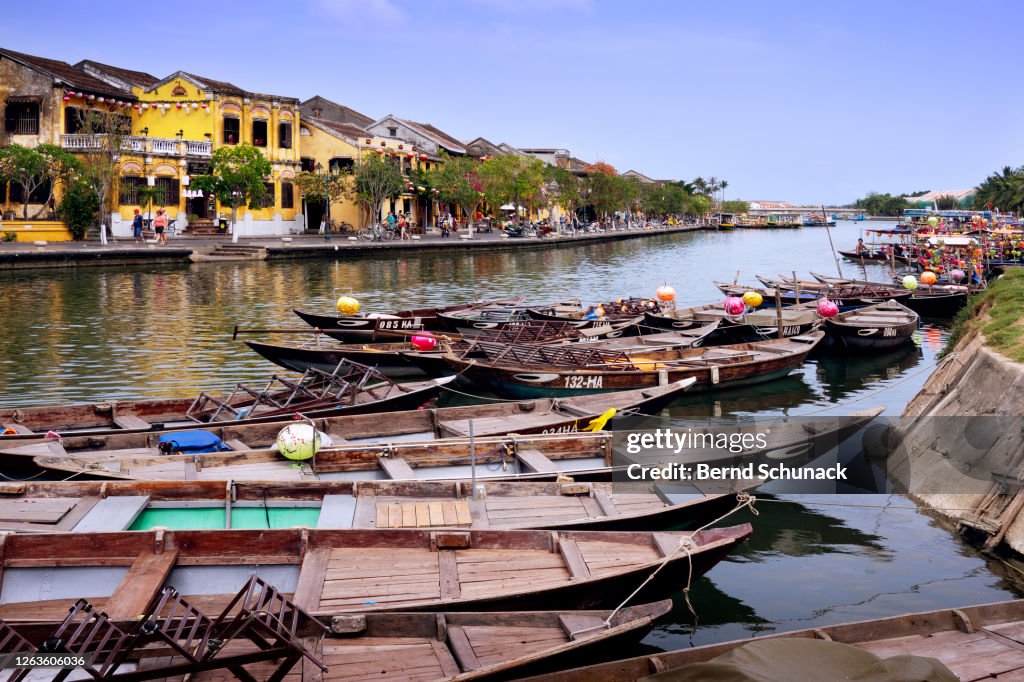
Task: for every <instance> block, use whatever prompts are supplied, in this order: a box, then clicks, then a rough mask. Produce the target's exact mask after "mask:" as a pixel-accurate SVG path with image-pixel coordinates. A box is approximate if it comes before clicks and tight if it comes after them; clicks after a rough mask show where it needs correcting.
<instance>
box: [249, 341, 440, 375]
mask: <svg viewBox="0 0 1024 682" xmlns="http://www.w3.org/2000/svg"><path fill="white" fill-rule="evenodd" d="M245 343H246V345H247V346H249V348H251V349H252V350H254V351H256V353H258V354H259V355H260V356H262V357H263V358H265V359H267V360H269V361H270V362H272V363H274V364H275V365H277V366H278V367H284V368H285V369H290V370H292V371H295V372H305V371H306V370H307V369H309V368H311V367H312V368H316V369H319V370H323V371H325V372H330V371H333V370H334V368H335V367H337V366H338V363H339V362H341V361H342V360H352V361H354V362H358V363H360V364H362V365H367V366H368V367H373V368H374V369H376V370H377V371H379V372H380V373H381V374H383V375H384V376H387V377H391V378H393V379H401V378H412V377H418V378H423V377H425V376H428V374H427V373H426V372H424V370H423V369H422V367H421V366H420V365H417V364H415V363H413V362H411V361H410V359H409V357H410V356H411V355H413V354H416V353H417V351H416V350H415V349H413V348H412V346H410V345H409V344H408V343H396V344H394V346H395V348H394V349H381V348H370V347H367V346H366V345H364V344H350V345H349V347H346V348H302V347H296V346H282V345H278V344H272V343H261V342H259V341H246V342H245ZM378 345H390V344H378ZM435 366H437V365H435ZM440 366H441V367H444V369H447V366H446V365H444V363H443V362H442V363H440ZM447 374H448V372H444V371H442V373H440V374H430V375H429V376H435V377H440V376H446V375H447Z"/></svg>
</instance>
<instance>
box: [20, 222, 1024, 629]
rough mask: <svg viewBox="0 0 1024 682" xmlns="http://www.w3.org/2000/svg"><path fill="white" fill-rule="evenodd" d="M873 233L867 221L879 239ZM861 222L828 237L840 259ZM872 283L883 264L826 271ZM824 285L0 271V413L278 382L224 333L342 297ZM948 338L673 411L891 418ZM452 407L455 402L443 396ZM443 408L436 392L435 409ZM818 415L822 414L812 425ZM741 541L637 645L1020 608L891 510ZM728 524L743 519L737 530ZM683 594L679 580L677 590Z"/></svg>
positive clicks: (548, 296)
mask: <svg viewBox="0 0 1024 682" xmlns="http://www.w3.org/2000/svg"><path fill="white" fill-rule="evenodd" d="M890 225H891V224H882V225H880V226H881V227H888V226H890ZM869 227H871V225H870V224H867V223H840V225H839V227H837V228H834V229H833V230H832V237H833V239H834V240H835V242H836V246H837V247H838V248H844V247H850V246H852V245H853V244H855V243H856V240H857V237H858V236H860V234H861V232H862V230H863V229H865V228H869ZM842 268H843V273H844V274H846V275H847V276H851V275H853V276H859V277H863V276H865V275H866V276H867V277H868V278H870V279H875V280H885V279H887V278H888V276H889V275H890V273H889V272H888V271H887V270H886V268H884V267H881V266H868V268H867V270H866V271H864V270H862V269H861V268H860V267H857V266H853V265H851V264H847V263H844V264H842ZM794 270H795V271H797V273H798V274H800V275H801V276H803V277H805V278H806V277H808V274H807V273H808V271H811V270H813V271H815V272H822V273H834V272H835V271H836V263H835V261H834V260H833V259H832V256H831V253H830V251H829V243H828V235H827V233H826V231H825V230H823V229H820V228H805V229H800V230H777V231H766V230H737V231H735V232H722V233H717V232H695V233H689V234H685V235H670V236H660V237H652V238H645V239H634V240H628V241H621V242H608V243H600V244H590V245H585V246H563V247H561V248H554V247H552V246H548V247H545V248H539V249H532V248H531V249H525V248H524V249H522V250H520V251H494V252H480V253H474V254H464V255H462V254H452V253H444V254H441V253H433V254H431V253H423V254H411V255H403V256H398V257H396V256H374V257H361V258H355V259H346V260H337V261H330V260H308V261H274V262H240V263H227V264H224V263H218V264H193V265H180V266H143V267H117V268H114V267H110V268H106V267H104V268H81V269H74V268H71V269H67V270H37V271H33V270H22V271H8V272H0V319H2V320H3V326H4V329H3V334H2V335H0V406H3V407H11V406H30V405H47V404H54V403H66V402H76V401H95V400H101V399H111V398H130V397H164V396H189V395H195V394H196V393H197V392H198V391H200V390H207V391H219V390H224V389H229V388H230V387H231V386H233V385H234V383H236V382H239V381H258V380H260V379H265V378H266V377H267V376H269V374H270V373H272V372H273V371H274V370H275V369H276V368H273V367H272V366H270V365H269V364H268V363H266V362H265V361H263V360H262V359H260V358H259V357H257V356H256V355H255V354H253V353H251V352H249V350H248V349H247V348H246V347H245V346H244V344H242V343H241V341H232V339H231V332H232V329H233V327H234V325H236V324H238V325H240V326H243V327H244V326H248V327H299V326H301V322H300V321H299V320H298V318H296V317H295V316H294V315H293V314H292V313H291V309H292V308H293V307H304V308H309V309H320V310H323V311H328V310H330V309H331V308H332V306H333V301H334V299H335V298H336V297H337V296H338V295H341V294H349V295H352V296H355V297H356V298H358V299H359V300H360V301H361V302H362V305H363V309H364V310H367V311H387V310H391V309H394V308H398V307H412V306H416V305H420V304H429V303H442V302H456V301H465V300H469V299H471V298H472V297H473V296H474V295H475V296H478V297H481V298H487V297H507V296H513V295H526V296H528V297H529V298H530V299H531V300H534V301H545V300H554V299H560V298H563V297H566V296H580V297H582V298H583V299H584V301H588V302H597V301H599V300H609V299H613V298H616V297H619V296H623V295H652V294H653V292H654V289H655V288H656V287H658V286H659V285H661V284H662V283H664V282H668V283H669V284H671V285H672V286H673V287H675V289H676V290H677V292H678V294H679V297H678V298H679V304H680V305H689V304H698V303H707V302H715V301H721V300H722V295H721V294H720V293H719V292H718V290H717V289H715V287H714V286H713V285H712V283H711V282H712V280H715V279H718V280H728V281H732V280H734V279H735V278H737V271H739V274H738V277H739V280H740V281H741V282H750V283H756V282H755V280H754V278H753V276H754V275H755V274H763V275H769V276H776V275H777V274H779V273H784V274H789V273H791V272H792V271H794ZM946 334H947V329H946V328H945V327H944V326H943V324H942V323H927V322H926V324H924V325H923V327H922V329H921V331H920V333H919V334H918V335H917V337H916V338H915V344H914V345H913V346H909V347H908V348H907V349H906V350H904V351H899V352H895V353H888V354H885V355H870V356H866V357H865V356H861V357H855V356H854V357H844V356H842V355H828V356H821V357H817V358H812V359H811V360H810V361H809V362H807V364H806V365H805V366H804V367H803V368H801V369H800V370H798V371H796V372H794V373H793V374H792V375H791V376H789V377H787V378H785V379H782V380H779V381H775V382H771V383H769V384H765V385H763V386H758V387H751V388H746V389H739V390H734V391H726V392H719V393H710V394H702V395H696V396H692V397H687V398H685V399H683V400H682V401H680V402H679V403H677V404H676V405H674V406H673V407H672V408H670V412H671V414H672V415H674V416H680V417H682V416H690V415H696V416H707V415H716V416H718V415H732V414H736V415H778V414H788V415H797V414H812V413H813V414H818V413H830V414H835V415H843V414H845V412H844V410H846V411H852V410H855V409H862V408H866V407H872V406H875V405H881V406H884V407H885V408H886V412H887V414H893V415H896V414H899V413H900V412H901V411H902V409H903V407H904V406H905V405H906V403H907V401H908V400H909V399H910V398H911V397H912V396H913V395H914V393H915V392H916V391H917V390H918V389H919V388H920V386H921V385H922V384H923V383H924V381H925V379H926V378H927V376H928V373H929V372H930V370H931V368H932V366H933V365H934V362H935V356H936V353H937V352H938V351H939V350H941V347H942V344H943V342H944V339H945V336H946ZM453 399H462V398H461V397H458V398H453ZM444 400H445V398H444V397H443V398H442V401H444ZM829 411H830V412H829ZM759 510H760V515H759V516H757V517H756V518H754V519H752V522H753V523H754V528H755V530H754V535H753V537H752V538H751V540H750V541H749V542H747V543H746V544H745V545H744V546H743V547H742V548H741V549H740V550H739V551H738V552H737V553H736V554H735V555H733V556H732V557H730V558H729V559H728V560H726V561H725V562H723V563H722V564H720V565H719V566H718V567H716V568H715V569H714V570H713V571H712V572H711V573H710V574H709V575H708V576H707V577H706V578H704V579H701V580H700V581H697V582H696V583H695V584H694V586H693V590H692V592H691V601H692V603H693V606H694V608H695V610H696V611H697V613H698V615H699V625H698V626H697V627H696V628H695V629H694V627H693V618H692V616H691V615H690V613H689V611H688V609H687V608H686V606H685V604H684V602H683V600H682V598H681V596H680V595H677V608H676V609H675V611H674V612H673V615H672V618H671V619H669V621H668V622H667V623H666V624H664V625H660V626H659V627H657V628H656V629H655V630H654V631H653V632H652V634H651V635H650V636H648V637H647V639H646V640H645V642H644V646H653V647H657V648H664V649H669V648H678V647H685V646H690V645H692V644H704V643H709V642H714V641H721V640H724V639H733V638H742V637H748V636H752V635H753V634H757V633H765V632H772V631H780V630H791V629H798V628H806V627H819V626H822V625H827V624H831V623H837V622H843V621H850V620H859V619H865V618H876V617H881V616H887V615H895V614H899V613H905V612H908V611H920V610H928V609H936V608H944V607H955V606H960V605H965V604H972V603H982V602H990V601H999V600H1004V599H1011V598H1016V597H1019V596H1021V594H1022V592H1024V581H1021V579H1020V575H1021V574H1019V573H1018V572H1017V570H1016V568H1014V567H1012V566H1009V565H1008V564H1006V563H1003V562H1001V561H998V560H992V559H986V558H983V557H981V556H979V555H978V554H977V552H975V551H974V550H973V549H972V548H971V547H970V546H968V545H966V544H965V543H963V542H962V541H961V540H960V539H959V538H958V537H957V536H956V535H955V534H953V533H951V532H949V531H948V530H947V529H945V528H943V527H941V526H940V525H938V524H937V523H936V522H935V521H934V520H933V519H932V518H931V517H929V516H927V515H925V514H923V513H921V512H920V511H918V510H917V509H916V508H914V506H913V504H912V503H911V502H909V501H908V500H907V499H905V498H902V497H899V496H885V495H874V496H863V495H862V496H830V497H826V496H807V497H799V496H793V495H788V496H779V497H777V498H776V501H772V502H769V501H765V502H762V503H760V504H759ZM735 520H736V521H737V522H738V521H742V520H751V519H749V517H746V518H736V519H735ZM681 587H682V586H681Z"/></svg>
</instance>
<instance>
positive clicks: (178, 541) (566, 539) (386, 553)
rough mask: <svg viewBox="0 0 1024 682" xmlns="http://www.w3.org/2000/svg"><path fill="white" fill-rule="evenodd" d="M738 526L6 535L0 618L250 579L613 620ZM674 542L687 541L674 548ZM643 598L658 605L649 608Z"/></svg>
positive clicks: (352, 605) (381, 599)
mask: <svg viewBox="0 0 1024 682" xmlns="http://www.w3.org/2000/svg"><path fill="white" fill-rule="evenodd" d="M750 534H751V528H750V525H749V524H743V525H738V526H732V527H727V528H714V529H708V530H701V531H697V532H692V533H690V532H661V533H652V532H617V531H572V530H566V531H546V530H501V531H497V530H443V529H441V530H431V529H428V528H424V529H417V530H398V529H388V530H327V529H318V528H277V529H270V530H266V529H264V530H194V531H182V530H168V529H155V530H152V531H122V532H110V533H92V532H88V533H14V534H10V535H7V536H6V537H5V539H4V553H3V559H2V565H3V568H4V570H3V574H2V576H0V581H2V592H0V619H3V620H4V621H5V622H8V623H18V622H31V621H53V620H60V619H61V618H62V617H63V616H64V615H65V614H66V613H67V603H68V601H69V600H74V599H78V598H83V599H86V600H88V602H89V603H91V604H92V605H93V606H94V607H95V608H96V609H97V610H103V611H106V612H107V613H108V614H111V616H114V615H115V614H120V615H122V616H123V617H128V618H131V617H134V616H135V615H136V614H139V613H143V612H144V611H145V608H146V605H147V604H149V603H150V602H151V600H153V598H154V597H155V596H156V595H157V594H158V592H159V591H160V590H161V589H162V588H163V587H164V585H165V584H170V585H172V586H173V587H175V588H176V589H177V590H178V591H179V592H180V593H181V594H182V595H183V596H184V597H185V598H186V599H187V600H188V601H189V602H190V603H192V604H196V605H201V607H202V608H203V610H204V611H207V610H208V611H211V612H215V611H220V610H221V609H223V608H224V607H225V606H226V605H227V604H228V601H229V599H230V598H231V597H232V596H233V595H234V593H235V592H236V590H237V589H238V586H240V585H242V584H244V583H245V581H246V580H248V579H249V578H250V577H251V576H252V575H253V574H254V573H255V574H257V575H258V576H259V577H260V578H262V579H263V580H265V581H266V582H269V583H271V584H273V585H276V586H277V587H278V588H279V589H281V590H282V591H284V592H285V593H291V594H293V595H294V596H293V597H292V601H293V602H294V603H295V604H296V605H297V606H298V607H300V608H302V609H303V610H304V611H305V612H307V613H309V614H310V615H312V616H314V617H320V618H325V619H327V622H330V619H331V617H333V616H335V615H338V614H344V613H372V612H380V611H439V610H444V611H478V610H481V609H487V610H530V609H537V608H544V609H548V610H556V609H577V608H613V607H614V606H617V605H618V604H619V603H620V602H621V601H622V600H623V599H624V598H626V597H627V596H628V595H629V594H630V593H631V592H632V591H633V590H634V589H635V588H637V587H638V586H640V584H641V583H642V582H643V581H644V580H645V579H646V578H648V577H649V576H650V575H651V573H652V571H653V570H654V569H655V568H656V567H657V566H659V565H661V564H664V568H663V569H662V570H660V571H659V572H657V573H656V574H655V575H654V577H653V579H652V580H650V582H648V583H647V584H646V585H645V586H644V587H643V589H641V590H640V591H639V593H638V594H636V595H635V597H634V600H635V601H637V602H641V603H642V602H644V601H650V600H651V599H654V598H658V597H664V595H666V594H670V593H671V592H674V591H675V590H676V589H678V587H679V585H685V584H687V582H688V581H690V580H695V579H696V578H698V577H699V576H701V575H703V574H704V573H706V572H707V571H708V570H710V569H711V568H712V567H713V566H714V565H715V564H716V563H718V562H719V561H721V560H722V559H724V558H725V557H726V556H727V555H728V554H729V553H730V552H731V551H733V550H734V549H735V548H736V547H738V546H739V545H740V543H742V542H743V541H744V540H745V539H746V538H747V537H748V536H749V535H750ZM685 538H689V540H688V541H687V544H686V545H684V544H683V541H684V539H685ZM653 595H658V597H655V596H653Z"/></svg>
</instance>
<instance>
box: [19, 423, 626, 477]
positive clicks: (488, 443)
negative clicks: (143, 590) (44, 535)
mask: <svg viewBox="0 0 1024 682" xmlns="http://www.w3.org/2000/svg"><path fill="white" fill-rule="evenodd" d="M474 422H475V420H474ZM41 445H44V446H45V445H49V443H43V444H41ZM154 452H155V449H154V448H143V449H141V450H132V449H129V450H108V451H105V452H104V451H99V452H91V453H90V452H89V451H80V452H77V453H73V454H52V453H51V454H43V455H37V456H34V457H33V458H32V462H33V464H34V465H35V466H37V467H39V468H41V469H50V470H53V471H64V472H69V473H73V474H75V475H76V476H79V477H89V478H94V479H126V480H153V481H193V480H196V481H203V480H205V481H228V480H231V481H260V480H268V479H270V480H276V481H315V480H321V481H325V480H326V481H331V480H334V481H345V480H348V481H352V480H367V479H369V480H373V479H392V480H416V479H435V480H436V479H445V480H456V479H458V480H465V479H472V478H474V477H475V478H477V479H485V478H486V479H490V480H538V481H548V480H554V479H556V478H557V477H558V476H574V477H576V478H579V479H585V480H608V479H609V478H610V476H611V474H612V472H613V470H614V469H613V466H612V457H611V455H612V453H611V434H608V433H605V432H596V433H569V434H546V435H531V436H520V435H518V434H513V435H508V436H487V437H481V438H477V437H475V436H474V437H473V438H448V439H445V440H436V441H427V442H423V441H408V442H407V441H396V442H384V443H382V442H376V443H365V444H345V445H332V446H329V447H325V448H323V449H321V450H320V451H319V452H317V453H316V456H314V457H313V458H312V459H308V460H304V461H301V462H297V461H293V460H289V459H285V458H284V457H283V456H282V455H280V454H279V453H278V452H277V450H276V449H270V448H267V449H262V450H240V451H237V452H211V453H205V454H170V455H161V454H154Z"/></svg>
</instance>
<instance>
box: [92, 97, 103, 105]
mask: <svg viewBox="0 0 1024 682" xmlns="http://www.w3.org/2000/svg"><path fill="white" fill-rule="evenodd" d="M89 99H92V98H91V97H90V98H89ZM96 101H97V102H99V103H100V104H103V98H102V97H97V98H96Z"/></svg>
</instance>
